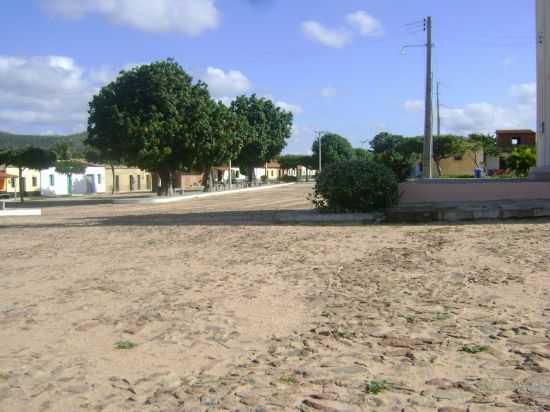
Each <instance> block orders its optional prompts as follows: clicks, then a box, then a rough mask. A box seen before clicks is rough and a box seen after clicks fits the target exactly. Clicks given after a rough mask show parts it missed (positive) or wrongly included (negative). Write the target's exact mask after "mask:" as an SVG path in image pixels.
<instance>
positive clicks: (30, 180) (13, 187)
mask: <svg viewBox="0 0 550 412" xmlns="http://www.w3.org/2000/svg"><path fill="white" fill-rule="evenodd" d="M6 173H8V174H10V175H14V176H17V177H12V178H8V179H6V189H5V191H6V192H8V193H19V169H18V168H17V167H7V168H6ZM23 179H25V192H27V193H33V192H39V191H40V171H38V170H34V169H23Z"/></svg>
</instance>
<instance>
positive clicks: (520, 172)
mask: <svg viewBox="0 0 550 412" xmlns="http://www.w3.org/2000/svg"><path fill="white" fill-rule="evenodd" d="M508 164H509V166H510V168H511V169H512V170H513V171H514V173H515V174H516V175H517V176H521V177H525V176H527V175H528V174H529V170H530V169H531V168H532V167H535V165H536V164H537V154H536V152H535V150H534V149H532V148H530V147H518V148H516V149H514V150H513V151H512V154H511V155H510V157H509V158H508Z"/></svg>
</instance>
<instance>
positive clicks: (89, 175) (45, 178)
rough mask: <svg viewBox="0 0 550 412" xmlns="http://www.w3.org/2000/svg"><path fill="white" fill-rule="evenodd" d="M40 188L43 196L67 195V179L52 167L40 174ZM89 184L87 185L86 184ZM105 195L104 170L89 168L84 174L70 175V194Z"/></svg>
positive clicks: (101, 168) (94, 167) (102, 168)
mask: <svg viewBox="0 0 550 412" xmlns="http://www.w3.org/2000/svg"><path fill="white" fill-rule="evenodd" d="M50 176H53V180H54V181H53V183H54V184H53V185H51V184H50V182H51V180H50ZM40 182H41V188H40V193H41V194H42V195H43V196H63V195H68V194H69V185H68V182H69V177H68V176H67V175H63V174H60V173H57V172H56V171H55V168H54V167H50V168H49V169H45V170H42V171H41V172H40ZM88 182H89V184H88ZM90 193H105V168H104V167H96V166H90V167H87V168H86V171H85V173H84V174H74V175H72V194H90Z"/></svg>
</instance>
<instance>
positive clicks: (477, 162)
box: [433, 150, 483, 177]
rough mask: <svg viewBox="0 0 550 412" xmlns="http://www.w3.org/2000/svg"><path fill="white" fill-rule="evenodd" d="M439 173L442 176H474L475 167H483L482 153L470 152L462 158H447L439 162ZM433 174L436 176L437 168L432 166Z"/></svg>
mask: <svg viewBox="0 0 550 412" xmlns="http://www.w3.org/2000/svg"><path fill="white" fill-rule="evenodd" d="M440 163H441V171H442V175H443V176H448V177H458V176H468V175H470V176H472V177H473V176H474V171H475V169H476V167H481V166H482V165H483V151H479V152H474V151H472V150H469V151H467V152H466V153H464V155H463V156H455V157H449V158H447V159H443V160H442V161H441V162H440ZM433 170H434V171H435V174H438V170H437V166H436V165H435V162H434V165H433Z"/></svg>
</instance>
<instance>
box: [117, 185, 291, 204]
mask: <svg viewBox="0 0 550 412" xmlns="http://www.w3.org/2000/svg"><path fill="white" fill-rule="evenodd" d="M295 184H296V183H281V184H276V185H265V186H259V187H250V188H247V189H237V190H225V191H223V192H209V193H199V194H183V195H181V196H172V197H161V196H159V197H148V198H136V199H113V204H123V205H128V204H164V203H175V202H182V201H184V200H192V199H201V198H203V197H213V196H223V195H229V194H234V193H246V192H254V191H259V190H267V189H276V188H279V187H285V186H291V185H295Z"/></svg>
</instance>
